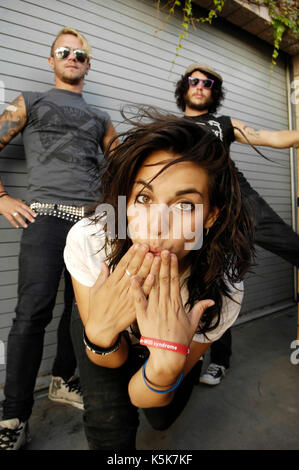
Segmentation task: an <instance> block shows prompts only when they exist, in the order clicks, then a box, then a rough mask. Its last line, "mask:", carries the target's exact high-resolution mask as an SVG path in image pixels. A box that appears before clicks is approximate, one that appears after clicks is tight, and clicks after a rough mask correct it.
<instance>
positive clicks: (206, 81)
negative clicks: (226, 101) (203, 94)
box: [188, 77, 214, 88]
mask: <svg viewBox="0 0 299 470" xmlns="http://www.w3.org/2000/svg"><path fill="white" fill-rule="evenodd" d="M188 82H189V86H196V85H198V84H199V83H201V84H202V86H203V87H204V88H212V86H213V84H214V80H212V79H211V78H197V77H188Z"/></svg>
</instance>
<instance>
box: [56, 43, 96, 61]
mask: <svg viewBox="0 0 299 470" xmlns="http://www.w3.org/2000/svg"><path fill="white" fill-rule="evenodd" d="M71 50H72V49H70V48H69V47H58V48H57V49H55V57H56V59H59V60H64V59H66V58H67V57H68V56H69V55H70V53H71ZM73 53H74V56H75V57H76V60H77V61H78V62H81V64H84V62H85V61H86V59H88V56H87V53H86V52H85V51H82V50H81V49H73Z"/></svg>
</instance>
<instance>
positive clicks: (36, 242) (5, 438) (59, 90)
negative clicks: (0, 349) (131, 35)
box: [0, 28, 116, 450]
mask: <svg viewBox="0 0 299 470" xmlns="http://www.w3.org/2000/svg"><path fill="white" fill-rule="evenodd" d="M90 60H91V48H90V45H89V44H88V41H87V40H86V38H85V37H84V36H83V35H82V34H80V33H79V32H78V31H76V30H75V29H73V28H63V29H62V30H61V31H60V32H59V33H58V35H57V36H56V38H55V40H54V41H53V44H52V47H51V55H50V57H49V59H48V61H49V65H50V67H51V69H52V70H53V71H54V77H55V87H54V88H52V89H50V90H49V91H47V92H44V93H39V92H23V93H21V94H20V95H19V96H18V97H17V98H16V99H15V100H14V101H13V102H12V103H11V104H10V105H9V106H7V108H6V110H5V111H4V112H3V114H2V115H1V116H0V151H1V150H2V149H3V148H4V147H5V146H6V145H7V144H8V143H9V142H10V141H11V139H12V138H13V137H14V136H16V135H17V134H19V133H20V132H22V134H23V143H24V150H25V156H26V160H27V167H28V188H27V195H26V202H25V201H22V200H20V199H17V198H15V197H12V196H11V195H10V194H9V193H8V191H7V190H6V189H5V188H4V186H3V183H2V181H1V179H0V214H2V215H3V216H4V217H5V218H6V219H7V220H8V222H9V223H10V224H11V225H12V226H13V227H15V228H19V227H20V228H23V229H24V230H23V233H22V239H21V247H20V256H19V286H18V294H19V297H18V303H17V307H16V318H15V319H14V322H13V326H12V329H11V331H10V334H9V338H8V347H7V369H6V383H5V388H4V393H5V401H4V405H3V418H2V421H1V422H0V450H17V449H20V448H21V447H23V446H24V445H25V444H26V442H27V441H28V440H29V431H28V420H29V418H30V415H31V412H32V406H33V391H34V384H35V380H36V377H37V373H38V370H39V367H40V363H41V358H42V352H43V339H44V332H45V327H46V326H47V325H48V323H49V322H50V321H51V319H52V310H53V307H54V305H55V299H56V294H57V290H58V285H59V281H60V277H61V274H62V272H65V273H66V271H65V270H64V262H63V249H64V245H65V240H66V236H67V233H68V231H69V230H70V228H71V227H72V226H73V224H74V223H75V222H76V221H78V220H80V219H81V218H82V217H83V216H84V213H85V207H86V206H88V205H90V204H91V203H93V202H94V201H95V200H97V199H98V196H99V182H100V158H99V153H100V152H99V149H101V150H102V152H105V151H106V149H107V148H108V145H109V142H110V140H111V139H113V138H114V137H115V136H116V133H115V130H114V127H113V124H112V123H111V119H110V117H109V115H108V114H107V113H106V112H103V111H101V110H100V109H98V108H96V107H93V106H90V105H89V104H87V103H86V101H85V100H84V98H83V96H82V91H83V86H84V79H85V76H86V75H87V74H88V72H89V70H90ZM65 278H66V283H65V285H66V289H65V309H64V312H63V314H62V317H61V321H60V324H59V327H58V341H57V354H56V358H55V362H54V365H53V370H52V375H53V377H52V382H51V385H50V391H49V397H50V398H51V399H52V400H54V401H58V402H63V403H69V404H71V405H73V406H75V407H77V408H80V409H82V408H83V404H82V396H81V391H80V385H79V383H78V380H77V379H76V380H74V378H73V374H74V371H75V368H76V360H75V356H74V351H73V348H72V342H71V338H70V334H69V323H70V315H71V307H72V300H73V291H72V286H71V282H70V279H69V275H68V274H65Z"/></svg>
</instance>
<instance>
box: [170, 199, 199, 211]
mask: <svg viewBox="0 0 299 470" xmlns="http://www.w3.org/2000/svg"><path fill="white" fill-rule="evenodd" d="M175 207H176V208H177V209H179V210H180V211H184V212H192V211H193V210H194V207H195V206H194V204H193V203H192V202H187V201H186V202H177V203H176V204H175Z"/></svg>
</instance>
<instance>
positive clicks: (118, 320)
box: [85, 245, 157, 348]
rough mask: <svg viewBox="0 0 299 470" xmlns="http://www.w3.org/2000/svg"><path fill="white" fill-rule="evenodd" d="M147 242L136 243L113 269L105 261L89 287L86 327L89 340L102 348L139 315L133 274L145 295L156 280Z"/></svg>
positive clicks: (114, 339) (113, 340)
mask: <svg viewBox="0 0 299 470" xmlns="http://www.w3.org/2000/svg"><path fill="white" fill-rule="evenodd" d="M148 250H149V248H148V246H147V245H133V246H132V247H131V248H130V249H129V250H128V251H127V253H126V254H125V255H124V256H123V258H122V259H121V261H120V262H119V264H118V265H117V267H116V268H115V270H114V271H113V273H112V274H111V275H110V272H109V268H108V266H107V265H106V264H105V263H102V270H101V273H100V275H99V277H98V279H97V281H96V283H95V284H94V286H92V287H91V288H90V290H89V312H88V320H87V322H86V325H85V331H86V334H87V337H88V338H89V340H90V341H91V342H92V343H94V344H97V345H98V346H101V347H103V348H106V347H110V346H111V345H112V344H113V343H114V342H115V341H116V339H117V337H118V334H119V333H120V332H121V331H124V330H125V329H126V328H128V326H129V325H130V324H131V323H132V322H133V321H134V320H135V319H136V315H135V306H134V300H133V295H132V293H131V282H130V277H131V276H133V275H134V276H137V279H138V281H139V285H140V286H142V289H143V292H144V295H145V296H147V295H148V294H149V292H150V289H151V287H152V284H153V276H152V277H151V276H150V277H148V275H149V273H150V272H151V271H152V272H153V273H155V272H156V271H155V269H157V268H155V263H153V262H154V255H153V254H152V253H148Z"/></svg>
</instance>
